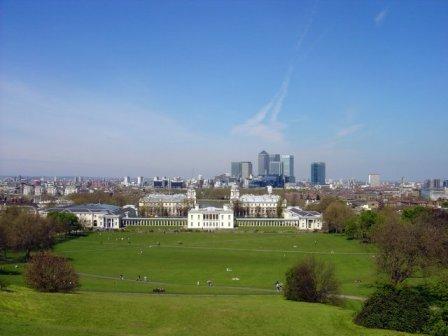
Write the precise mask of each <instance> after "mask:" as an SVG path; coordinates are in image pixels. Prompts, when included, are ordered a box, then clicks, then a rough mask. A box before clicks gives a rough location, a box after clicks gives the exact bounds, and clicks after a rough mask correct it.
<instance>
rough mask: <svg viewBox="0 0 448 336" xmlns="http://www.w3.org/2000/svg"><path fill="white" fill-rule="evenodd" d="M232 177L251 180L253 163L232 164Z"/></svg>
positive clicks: (239, 162) (240, 162)
mask: <svg viewBox="0 0 448 336" xmlns="http://www.w3.org/2000/svg"><path fill="white" fill-rule="evenodd" d="M230 170H231V172H230V175H231V176H232V177H235V178H244V179H247V178H249V177H250V176H251V175H252V174H253V172H252V162H249V161H238V162H232V163H231V167H230Z"/></svg>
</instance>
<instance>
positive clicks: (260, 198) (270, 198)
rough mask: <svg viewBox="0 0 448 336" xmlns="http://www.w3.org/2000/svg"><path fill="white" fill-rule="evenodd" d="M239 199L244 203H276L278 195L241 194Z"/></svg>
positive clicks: (278, 198)
mask: <svg viewBox="0 0 448 336" xmlns="http://www.w3.org/2000/svg"><path fill="white" fill-rule="evenodd" d="M240 201H241V202H244V203H278V201H280V196H278V195H252V194H248V195H242V196H240Z"/></svg>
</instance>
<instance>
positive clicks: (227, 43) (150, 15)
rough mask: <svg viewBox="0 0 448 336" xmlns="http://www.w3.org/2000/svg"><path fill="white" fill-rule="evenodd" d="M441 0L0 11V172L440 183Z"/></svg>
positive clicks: (114, 4) (445, 148)
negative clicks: (273, 170)
mask: <svg viewBox="0 0 448 336" xmlns="http://www.w3.org/2000/svg"><path fill="white" fill-rule="evenodd" d="M447 88H448V2H446V1H401V2H397V1H314V0H313V1H290V2H289V1H269V2H263V1H178V2H177V1H167V2H165V1H1V2H0V174H2V175H4V174H24V175H28V174H30V175H86V176H123V175H131V176H136V175H144V176H155V175H168V176H173V175H181V176H191V175H192V174H195V175H196V174H199V173H202V174H204V175H206V176H212V175H214V174H218V173H222V172H226V171H228V170H229V169H230V161H232V160H251V161H254V163H255V162H256V154H257V153H258V152H259V151H261V150H263V149H265V150H266V151H268V152H280V153H292V154H294V155H295V160H296V175H297V176H298V177H305V178H307V177H309V165H310V163H311V162H312V161H325V162H326V163H327V175H328V177H330V178H344V177H355V178H363V179H365V178H366V176H367V174H368V173H369V172H378V173H380V174H382V176H383V178H384V179H397V178H400V177H401V176H404V177H406V178H408V179H423V178H427V177H428V178H429V177H441V178H444V177H448V168H447V167H448V141H447V140H448V139H447V138H448V135H447V134H448V132H447V124H448V94H447V92H448V89H447Z"/></svg>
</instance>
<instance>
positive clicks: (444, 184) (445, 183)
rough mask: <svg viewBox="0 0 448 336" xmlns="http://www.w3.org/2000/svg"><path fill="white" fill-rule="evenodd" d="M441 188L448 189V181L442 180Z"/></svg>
mask: <svg viewBox="0 0 448 336" xmlns="http://www.w3.org/2000/svg"><path fill="white" fill-rule="evenodd" d="M443 187H444V188H448V180H444V181H443Z"/></svg>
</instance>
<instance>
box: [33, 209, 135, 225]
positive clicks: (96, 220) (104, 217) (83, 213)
mask: <svg viewBox="0 0 448 336" xmlns="http://www.w3.org/2000/svg"><path fill="white" fill-rule="evenodd" d="M52 211H56V212H69V213H73V214H74V215H76V217H78V220H79V223H80V224H81V225H82V226H84V227H86V228H92V229H119V228H120V226H121V219H122V218H123V217H124V215H125V212H132V209H131V208H130V207H129V206H125V207H124V208H120V207H118V206H115V205H109V204H82V205H68V206H62V207H57V208H51V209H46V210H42V211H40V213H41V214H42V215H44V216H46V215H47V214H48V213H49V212H52ZM134 216H136V213H132V214H131V217H134Z"/></svg>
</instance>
